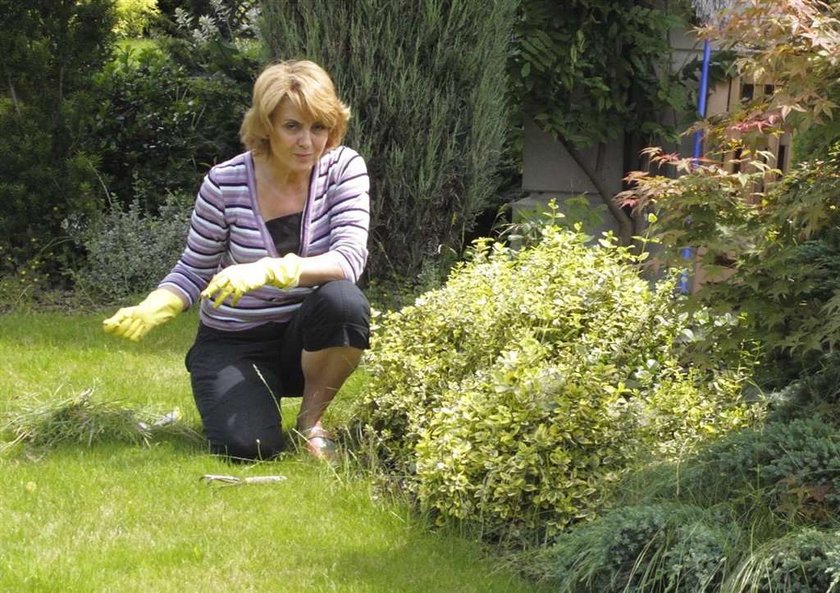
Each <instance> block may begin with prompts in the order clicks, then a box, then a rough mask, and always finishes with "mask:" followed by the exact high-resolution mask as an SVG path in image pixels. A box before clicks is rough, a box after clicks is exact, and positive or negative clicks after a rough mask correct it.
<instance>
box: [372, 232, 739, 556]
mask: <svg viewBox="0 0 840 593" xmlns="http://www.w3.org/2000/svg"><path fill="white" fill-rule="evenodd" d="M543 235H544V236H543V239H542V241H541V242H539V243H538V244H536V245H534V246H532V247H528V248H525V249H523V250H521V251H519V252H516V253H513V252H511V251H509V250H507V249H506V248H505V247H504V246H502V245H501V244H495V245H488V244H486V243H485V244H479V245H478V246H477V248H476V249H475V251H474V252H473V253H472V254H471V258H470V259H469V261H467V262H465V263H463V264H462V265H459V266H457V267H456V269H455V270H454V271H453V273H452V275H451V276H450V278H449V280H448V282H447V284H446V285H445V286H444V287H443V288H441V289H439V290H434V291H431V292H428V293H426V294H424V295H422V296H421V297H419V298H418V299H417V301H416V302H415V303H414V304H413V305H411V306H409V307H405V308H404V309H402V310H401V311H398V312H392V313H389V314H387V315H385V316H384V318H383V320H382V322H381V327H380V328H379V329H378V331H377V332H376V334H375V336H374V344H373V348H372V353H371V356H370V357H369V359H368V361H367V363H366V367H367V370H368V372H369V373H370V377H371V380H370V383H369V385H368V389H367V392H366V395H365V396H364V397H363V398H362V399H361V400H360V402H359V405H358V410H357V411H356V416H357V417H358V418H359V420H360V424H361V434H362V435H364V437H365V438H367V439H368V444H369V445H370V450H372V451H374V452H375V454H374V457H375V460H376V462H377V463H378V464H379V466H380V467H382V468H385V469H386V470H387V471H388V472H390V474H391V475H393V476H397V477H399V478H401V479H402V483H403V485H404V486H405V488H407V489H408V490H409V491H410V492H412V493H413V494H415V495H416V497H417V500H418V502H419V504H420V506H421V507H422V508H423V509H425V510H427V511H429V512H431V513H432V514H433V515H435V516H436V517H437V518H438V520H439V522H441V523H443V522H446V521H448V520H450V519H455V520H458V521H466V522H468V523H472V524H475V525H479V526H480V527H481V529H482V533H483V534H484V535H485V536H487V537H489V538H493V539H496V538H498V539H501V540H505V541H507V542H509V543H515V544H526V543H535V542H537V541H543V540H544V539H545V538H551V537H553V536H555V535H556V534H557V533H559V532H560V531H562V530H563V529H564V528H566V527H567V526H569V525H570V524H572V523H573V522H575V521H579V520H581V519H586V518H591V517H592V516H594V514H595V512H596V510H597V509H599V508H600V507H601V506H602V505H603V504H604V503H605V502H606V501H607V500H608V499H609V496H610V493H611V489H612V487H613V486H614V485H615V484H616V483H617V482H618V480H619V478H620V477H621V476H622V475H623V474H624V473H625V472H626V471H627V469H628V468H630V467H632V466H633V465H635V464H636V463H638V462H639V461H640V460H641V459H643V458H644V457H645V455H646V454H651V453H654V452H656V453H663V452H664V453H673V452H676V451H679V450H681V449H685V448H691V447H692V446H693V445H694V444H696V443H697V442H699V441H702V440H703V439H704V438H706V437H708V436H712V435H715V434H718V433H721V432H725V431H727V430H729V429H731V428H733V427H738V426H743V425H746V424H748V423H749V422H750V419H751V414H752V413H751V411H750V409H749V408H748V406H747V405H746V404H744V402H743V400H742V398H741V393H740V392H741V388H742V386H743V384H744V381H745V380H746V376H747V372H748V370H749V364H747V362H748V357H746V356H743V355H742V353H731V354H732V357H731V358H730V359H728V360H727V359H725V358H720V357H719V358H717V359H714V357H712V358H708V357H707V358H706V359H705V364H704V366H698V367H696V368H693V369H688V368H687V366H686V365H685V363H686V361H685V360H683V358H682V357H683V356H685V355H687V354H688V353H689V352H690V351H691V350H692V349H693V347H694V344H693V342H694V341H695V340H697V339H699V338H698V336H699V335H701V333H702V331H700V330H703V331H707V330H708V331H716V330H713V329H711V328H713V327H714V325H715V324H714V323H713V322H712V321H713V320H711V318H709V317H703V316H702V315H697V316H691V315H689V314H687V313H684V312H682V311H681V309H680V306H679V302H678V300H677V299H675V296H674V285H673V282H670V281H663V282H662V283H660V284H658V285H654V286H651V285H650V284H649V283H648V282H647V281H645V280H642V279H641V278H640V276H639V274H638V268H637V267H636V263H637V262H636V260H635V258H634V257H633V256H631V255H630V253H629V252H628V251H627V250H626V249H624V248H620V247H617V246H615V245H614V244H613V243H611V242H610V240H609V239H605V240H603V241H602V242H601V245H600V246H597V247H590V246H587V239H588V238H587V237H586V236H584V235H582V234H581V233H579V232H575V231H568V230H561V229H560V228H558V227H557V226H554V225H549V226H547V227H546V228H545V229H544V231H543ZM701 325H704V326H705V327H702V328H701V327H700V326H701ZM719 325H720V327H718V328H717V330H722V329H725V327H726V324H719ZM692 328H694V329H697V330H698V331H697V332H696V333H695V332H693V331H690V330H691V329H692ZM723 356H725V355H723ZM739 365H740V366H739Z"/></svg>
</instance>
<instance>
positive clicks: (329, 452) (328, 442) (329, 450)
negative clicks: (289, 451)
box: [298, 426, 338, 463]
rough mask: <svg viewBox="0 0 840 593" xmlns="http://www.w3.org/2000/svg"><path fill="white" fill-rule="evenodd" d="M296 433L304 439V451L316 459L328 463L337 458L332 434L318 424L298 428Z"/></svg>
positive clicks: (333, 461)
mask: <svg viewBox="0 0 840 593" xmlns="http://www.w3.org/2000/svg"><path fill="white" fill-rule="evenodd" d="M298 433H299V434H300V435H301V436H302V437H303V438H304V440H305V441H306V452H307V453H309V454H310V455H311V456H312V457H315V458H316V459H322V460H324V461H328V462H329V463H335V462H336V461H337V460H338V451H337V449H336V446H335V441H333V439H332V436H331V435H330V433H328V432H327V431H326V430H324V429H323V428H322V427H320V426H313V427H312V428H307V429H306V430H298Z"/></svg>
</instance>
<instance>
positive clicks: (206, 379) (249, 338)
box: [186, 280, 370, 459]
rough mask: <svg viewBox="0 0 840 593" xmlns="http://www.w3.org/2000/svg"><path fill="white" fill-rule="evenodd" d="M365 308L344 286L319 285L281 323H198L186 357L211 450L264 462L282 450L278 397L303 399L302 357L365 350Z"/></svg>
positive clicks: (349, 287)
mask: <svg viewBox="0 0 840 593" xmlns="http://www.w3.org/2000/svg"><path fill="white" fill-rule="evenodd" d="M369 338H370V306H369V304H368V301H367V299H366V298H365V296H364V294H362V291H361V290H359V288H358V287H357V286H356V285H355V284H353V283H352V282H348V281H346V280H338V281H333V282H328V283H326V284H323V285H321V286H319V287H318V288H317V289H316V290H315V291H313V292H312V293H311V294H309V295H308V296H307V297H306V299H305V300H304V301H303V303H302V305H301V307H300V308H299V309H298V310H297V311H296V312H295V316H294V317H293V318H292V319H291V320H290V321H289V322H287V323H267V324H265V325H261V326H259V327H256V328H253V329H249V330H244V331H238V332H231V331H220V330H217V329H213V328H210V327H207V326H205V325H203V324H201V325H200V326H199V328H198V334H197V336H196V339H195V343H194V344H193V346H192V348H190V350H189V352H187V357H186V366H187V370H188V371H189V372H190V380H191V382H192V389H193V397H194V398H195V403H196V406H197V407H198V411H199V413H200V414H201V421H202V423H203V425H204V434H205V436H206V438H207V441H208V443H209V445H210V449H211V451H213V452H214V453H220V454H223V455H227V456H229V457H231V458H235V459H267V458H269V457H272V456H274V455H276V454H277V453H278V452H279V451H280V450H281V449H282V448H283V435H282V432H281V416H280V398H281V397H299V396H301V395H302V394H303V386H304V379H303V370H302V369H301V353H302V352H303V350H307V351H318V350H323V349H325V348H331V347H335V346H351V347H353V348H359V349H366V348H368V346H369Z"/></svg>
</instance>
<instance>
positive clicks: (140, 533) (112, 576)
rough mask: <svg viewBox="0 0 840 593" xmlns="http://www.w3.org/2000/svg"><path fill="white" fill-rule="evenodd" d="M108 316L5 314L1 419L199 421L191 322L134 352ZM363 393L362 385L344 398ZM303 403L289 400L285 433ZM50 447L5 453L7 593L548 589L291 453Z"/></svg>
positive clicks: (177, 324) (162, 443)
mask: <svg viewBox="0 0 840 593" xmlns="http://www.w3.org/2000/svg"><path fill="white" fill-rule="evenodd" d="M102 317H103V315H94V314H74V315H68V314H61V313H41V314H12V315H4V316H0V352H2V356H0V418H2V419H3V421H2V422H0V424H8V423H7V422H6V420H8V419H10V418H12V419H17V420H20V418H22V417H25V414H32V415H33V417H36V416H37V418H40V419H43V418H44V415H43V414H42V412H43V410H44V409H49V404H50V403H55V404H56V406H59V405H64V404H67V402H70V403H74V404H75V403H78V396H79V394H81V393H83V392H85V391H86V390H91V393H90V395H89V397H90V399H91V401H95V402H99V404H98V405H99V407H98V408H96V409H100V408H101V409H105V410H144V411H155V413H158V412H159V413H165V412H167V411H170V410H172V409H174V408H179V409H180V410H181V414H182V419H181V421H180V422H182V423H183V425H184V426H186V427H188V428H197V427H198V425H199V421H198V417H197V413H196V412H195V409H194V406H193V403H192V396H191V394H190V389H189V379H188V376H187V373H186V370H185V369H184V366H183V357H184V355H185V353H186V350H187V348H188V347H189V344H190V343H191V340H192V337H193V333H194V330H195V324H196V319H195V316H194V315H192V314H187V315H183V316H181V317H180V318H178V319H176V320H175V321H173V322H171V323H170V324H168V325H167V326H164V327H162V328H159V330H157V331H155V332H153V333H152V334H150V335H149V336H147V338H146V339H145V340H144V341H143V342H142V343H140V344H132V343H128V342H124V341H120V340H118V339H115V338H113V337H110V336H107V335H105V334H104V333H103V332H102V331H101V319H102ZM363 383H364V382H363V380H359V379H356V380H355V381H353V382H351V386H350V388H349V389H348V390H347V391H346V392H345V393H343V394H341V395H340V396H339V397H341V398H343V399H345V400H346V399H348V398H351V397H352V394H353V392H354V391H356V390H358V389H360V388H362V387H363ZM86 397H87V396H86ZM44 406H47V407H46V408H45V407H44ZM296 407H297V402H296V401H293V400H292V401H284V405H283V410H284V417H285V422H284V424H286V425H287V426H288V423H291V422H293V421H294V414H295V411H296V410H295V409H296ZM74 409H75V408H74ZM345 409H346V408H345ZM32 410H40V412H38V413H39V414H41V415H40V416H38V414H34V412H32ZM336 411H337V412H336V413H337V414H341V412H342V407H341V406H337V407H336ZM97 434H98V433H97ZM6 438H7V440H8V438H9V435H8V432H7V434H6ZM46 442H47V443H48V444H49V445H50V446H47V447H41V448H35V449H26V450H24V451H21V449H20V447H15V448H12V447H6V451H5V453H3V454H0V472H2V475H3V493H2V496H0V550H2V551H3V552H2V554H0V591H15V592H29V591H32V592H41V591H43V592H54V591H61V592H62V593H73V592H89V591H108V592H112V591H113V592H119V593H122V592H127V593H128V592H133V591H138V592H139V591H143V592H148V591H154V592H155V593H168V592H173V593H174V592H178V593H190V592H215V591H225V592H247V591H260V592H263V591H265V592H270V591H306V592H320V591H340V592H347V593H355V592H379V591H381V592H386V591H387V592H389V593H391V592H406V593H411V592H414V591H417V592H421V591H422V592H429V591H441V592H465V593H466V592H476V593H478V592H482V593H484V592H496V591H498V592H499V593H502V592H504V593H517V592H525V591H528V592H539V591H541V590H543V589H540V588H539V587H538V586H536V585H534V584H533V583H529V582H526V581H523V580H521V579H520V578H518V577H517V576H516V575H515V574H513V573H511V572H510V571H509V570H508V569H507V568H506V565H502V564H501V563H499V562H497V561H496V560H494V558H492V557H490V556H489V555H488V553H487V551H486V550H485V549H484V548H483V547H482V546H480V545H479V544H477V543H475V542H471V541H468V540H465V539H462V538H460V537H458V536H457V535H455V534H450V533H445V532H433V531H430V530H429V529H428V527H427V525H426V524H425V523H424V522H423V520H422V519H421V518H418V517H416V516H414V515H413V514H412V513H411V511H410V510H409V507H408V505H407V504H405V503H403V502H401V501H399V500H393V499H390V498H383V497H378V496H377V493H376V492H375V491H374V490H373V488H372V486H371V484H370V483H369V482H368V481H366V480H365V479H363V478H359V477H358V476H357V475H356V474H355V473H354V472H353V471H352V468H351V467H350V466H341V467H339V468H338V469H336V470H333V469H330V468H329V467H328V466H326V465H324V464H320V463H317V462H314V461H312V460H309V459H307V458H305V457H303V456H301V455H299V454H296V453H294V452H290V453H289V454H288V455H285V456H283V457H282V458H280V459H279V460H276V461H271V462H265V463H260V464H252V465H232V464H230V463H228V462H226V461H224V460H222V459H219V458H217V457H215V456H212V455H210V454H207V453H206V452H205V451H204V449H203V447H202V446H201V445H197V444H195V443H194V442H192V441H190V440H189V439H186V438H179V437H178V436H177V435H175V436H170V437H168V438H160V439H153V440H152V442H151V445H150V446H143V445H142V442H140V443H132V442H131V440H130V439H128V440H120V439H117V440H113V439H111V440H104V441H102V440H101V439H94V442H93V444H91V445H88V444H87V443H86V442H79V441H78V440H76V441H74V440H73V439H65V440H63V441H58V440H56V441H54V442H52V443H50V442H49V441H46ZM205 474H227V475H235V476H238V477H248V476H257V475H276V474H280V475H283V476H285V477H286V478H287V479H286V480H285V481H283V482H280V483H277V484H264V485H241V486H220V485H218V484H207V483H205V482H203V481H202V480H201V477H202V476H203V475H205Z"/></svg>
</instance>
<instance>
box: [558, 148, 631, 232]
mask: <svg viewBox="0 0 840 593" xmlns="http://www.w3.org/2000/svg"><path fill="white" fill-rule="evenodd" d="M560 143H561V144H562V145H563V148H565V149H566V151H567V152H568V153H569V156H571V157H572V159H573V160H574V161H575V163H577V166H578V167H580V169H581V171H583V172H584V174H585V175H586V176H587V177H588V178H589V181H590V182H591V183H592V185H593V187H594V188H595V189H596V190H597V191H598V195H599V196H600V197H601V200H602V201H603V202H604V204H606V205H607V209H608V210H609V212H610V214H611V215H612V217H613V219H614V220H615V222H616V224H618V238H619V240H620V241H621V244H622V245H630V243H631V242H632V240H633V222H632V221H631V220H630V217H629V216H628V215H627V213H626V212H624V210H622V209H621V207H620V206H619V205H618V204H616V203H615V200H613V196H612V195H611V194H610V192H608V191H607V188H606V187H604V184H603V183H601V178H600V177H598V175H597V174H596V173H595V171H593V170H592V167H590V166H589V164H588V163H587V162H586V160H585V159H584V158H583V156H581V154H580V153H579V152H578V150H577V149H576V148H575V147H574V146H572V145H571V143H569V142H567V141H566V139H565V138H560Z"/></svg>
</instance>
